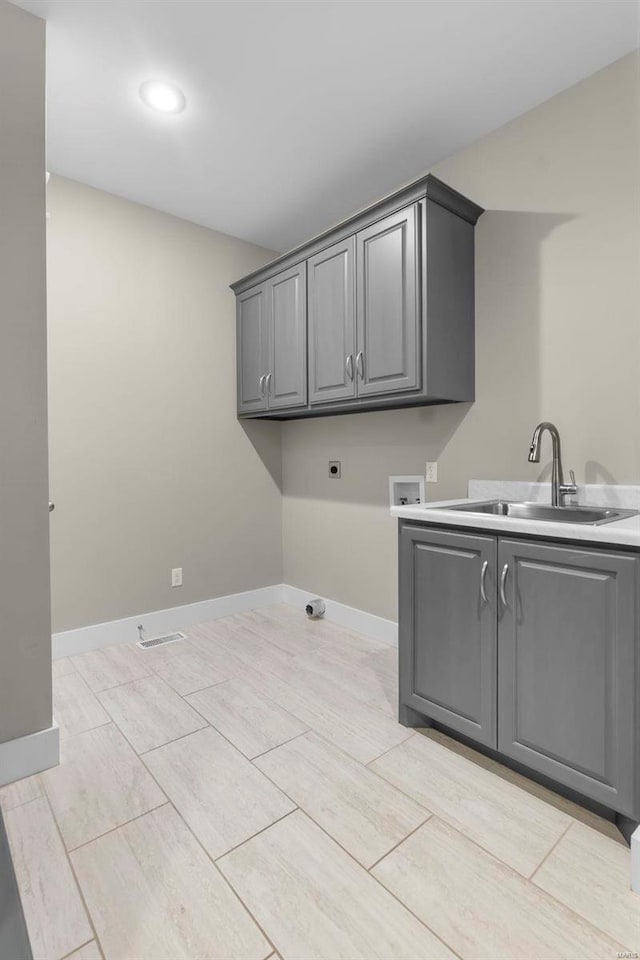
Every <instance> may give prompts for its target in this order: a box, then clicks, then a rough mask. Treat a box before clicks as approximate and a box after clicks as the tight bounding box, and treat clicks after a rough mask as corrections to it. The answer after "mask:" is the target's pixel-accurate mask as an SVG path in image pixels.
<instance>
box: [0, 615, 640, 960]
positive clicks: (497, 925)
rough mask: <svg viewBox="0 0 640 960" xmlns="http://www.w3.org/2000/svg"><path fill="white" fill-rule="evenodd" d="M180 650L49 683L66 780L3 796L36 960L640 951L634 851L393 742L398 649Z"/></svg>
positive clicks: (194, 634)
mask: <svg viewBox="0 0 640 960" xmlns="http://www.w3.org/2000/svg"><path fill="white" fill-rule="evenodd" d="M186 632H187V633H188V635H189V638H188V640H186V641H183V642H180V643H175V644H170V645H167V646H166V647H160V648H157V649H154V650H149V651H142V650H140V649H139V648H138V647H136V646H135V645H131V646H118V647H112V648H110V649H106V650H100V651H96V652H93V653H87V654H84V655H82V656H78V657H71V658H65V659H64V660H59V661H57V662H56V663H55V665H54V700H55V715H56V718H57V720H58V722H59V724H60V731H61V737H62V750H61V753H62V759H61V764H60V766H59V767H56V768H55V769H53V770H49V771H47V772H45V773H43V774H41V775H40V776H36V777H30V778H28V779H26V780H24V781H21V782H19V783H17V784H12V785H10V786H8V787H5V788H2V789H0V805H1V806H2V809H3V812H4V816H5V820H6V824H7V831H8V834H9V841H10V844H11V849H12V852H13V857H14V861H15V867H16V874H17V878H18V883H19V886H20V891H21V896H22V902H23V906H24V911H25V915H26V920H27V925H28V929H29V935H30V937H31V942H32V947H33V953H34V956H35V957H36V960H62V958H75V960H96V958H98V960H99V958H101V957H103V958H104V960H182V958H185V960H195V958H199V960H200V958H221V960H222V958H224V960H266V958H270V960H279V958H282V960H303V958H304V960H311V958H318V960H337V958H344V960H356V958H363V960H364V958H366V960H371V958H376V957H377V958H380V960H400V958H407V960H419V958H433V960H436V958H440V960H445V958H454V957H456V956H457V957H461V958H470V960H475V958H478V960H480V958H483V960H485V958H486V960H499V958H504V960H515V958H523V960H551V958H555V957H563V958H567V960H577V958H581V960H582V958H598V960H605V958H615V957H616V956H620V955H624V954H625V952H628V953H631V954H633V953H634V952H635V951H639V950H640V897H639V896H637V895H636V894H633V893H632V892H631V891H630V889H629V875H630V862H629V861H630V856H629V851H628V849H627V848H626V847H625V846H624V845H623V844H622V843H621V842H620V838H619V835H618V834H617V832H616V831H615V830H614V829H613V828H612V827H611V825H610V824H607V823H605V822H604V821H602V820H600V819H599V818H598V817H595V816H594V815H593V814H590V813H588V812H586V811H584V810H582V809H581V808H580V807H577V806H575V805H574V804H572V803H570V802H569V801H567V800H564V799H562V798H561V797H559V796H557V795H556V794H554V793H552V792H550V791H549V790H546V789H545V788H543V787H540V786H538V785H536V784H534V783H532V782H531V781H529V780H527V779H526V778H525V777H522V776H520V775H518V774H515V773H513V772H511V771H509V770H508V769H507V768H505V767H503V766H501V765H500V764H498V763H496V762H495V761H493V760H491V759H488V758H486V757H483V756H481V755H479V754H477V753H475V751H473V750H470V749H469V748H468V747H465V746H462V745H460V744H458V743H456V742H455V741H452V740H450V739H449V738H448V737H446V736H444V735H443V734H440V733H437V732H435V731H429V730H423V731H413V730H407V729H405V728H404V727H402V726H400V725H399V724H398V723H397V722H396V720H395V715H396V699H397V693H396V651H395V650H394V649H392V648H390V647H388V646H386V645H385V644H383V643H380V642H377V641H375V640H371V639H369V638H367V637H363V636H359V635H355V634H353V633H350V632H348V631H346V630H344V629H341V628H339V627H337V626H335V625H332V624H330V623H327V622H324V621H319V622H316V623H312V622H310V621H308V620H307V619H306V618H305V617H304V615H303V614H302V613H300V612H299V611H297V610H294V609H292V608H290V607H286V606H281V607H273V608H269V609H267V610H261V611H253V612H252V613H249V614H242V615H239V616H236V617H229V618H227V619H225V620H218V621H215V622H213V623H206V624H201V625H199V626H197V627H193V628H191V629H190V630H188V631H186ZM636 955H637V954H636ZM2 960H5V958H2ZM6 960H21V958H6Z"/></svg>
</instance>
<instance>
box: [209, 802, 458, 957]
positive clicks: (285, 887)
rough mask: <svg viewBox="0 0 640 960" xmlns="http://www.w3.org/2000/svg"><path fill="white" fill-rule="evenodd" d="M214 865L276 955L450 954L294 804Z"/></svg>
mask: <svg viewBox="0 0 640 960" xmlns="http://www.w3.org/2000/svg"><path fill="white" fill-rule="evenodd" d="M219 866H220V869H221V870H222V872H223V873H224V875H225V876H226V877H227V879H228V880H229V882H230V883H231V885H232V886H233V888H234V889H235V890H236V891H237V892H238V894H239V895H240V897H241V899H242V900H243V902H244V903H245V904H246V905H247V906H248V908H249V910H251V912H252V914H253V915H254V916H255V918H256V919H257V921H258V923H259V924H260V926H261V927H262V929H263V930H264V931H265V933H266V934H267V936H268V937H269V939H270V940H271V941H272V942H273V944H274V946H275V947H276V949H277V950H278V952H279V953H280V954H281V955H282V956H283V957H291V958H301V957H304V958H305V960H313V958H317V960H327V958H329V957H330V958H331V960H359V958H362V960H372V958H381V960H390V958H393V960H403V958H406V960H416V958H417V957H419V958H421V960H426V958H436V957H438V958H447V960H453V956H454V955H453V954H452V953H451V951H450V950H448V949H447V947H446V946H445V945H444V944H443V943H441V942H440V941H439V940H438V939H437V938H436V937H435V936H434V935H433V934H432V933H431V932H430V931H429V930H427V929H426V927H424V926H423V925H422V924H421V923H419V922H418V921H417V920H416V919H415V917H413V916H412V915H411V914H410V913H409V912H408V911H407V910H405V909H404V907H403V906H402V905H401V904H399V903H398V901H397V900H395V899H394V898H393V897H392V896H390V894H388V893H387V892H386V891H385V890H384V889H383V888H382V887H381V886H380V885H379V884H378V883H376V881H375V880H374V879H373V878H372V877H371V875H370V874H369V873H367V871H366V870H364V869H363V868H362V867H361V866H359V865H358V864H357V863H356V862H355V861H354V860H352V859H351V857H349V855H348V854H346V853H345V852H344V850H341V849H340V847H339V846H338V845H337V844H336V843H335V842H334V841H333V840H331V839H330V838H329V837H328V836H327V835H326V834H325V833H324V832H323V831H322V830H321V829H320V828H319V827H318V826H316V824H314V823H313V822H312V821H311V820H310V819H309V818H308V817H307V816H306V815H305V814H304V813H302V812H301V811H296V812H295V813H292V814H291V815H290V816H288V817H285V818H284V820H280V821H279V822H278V823H276V824H274V825H273V826H272V827H269V829H268V830H265V831H264V832H263V833H261V834H259V835H258V836H256V837H254V838H253V839H252V840H249V841H247V843H245V844H243V845H242V846H241V847H238V849H237V850H233V851H232V852H231V853H229V854H227V856H225V857H223V858H222V859H221V860H220V861H219Z"/></svg>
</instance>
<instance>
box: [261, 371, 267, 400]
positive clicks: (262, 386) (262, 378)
mask: <svg viewBox="0 0 640 960" xmlns="http://www.w3.org/2000/svg"><path fill="white" fill-rule="evenodd" d="M266 379H267V375H266V373H263V374H262V376H261V377H260V393H261V394H262V396H263V397H264V381H265V380H266Z"/></svg>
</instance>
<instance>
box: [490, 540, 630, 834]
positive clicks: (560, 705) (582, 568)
mask: <svg viewBox="0 0 640 960" xmlns="http://www.w3.org/2000/svg"><path fill="white" fill-rule="evenodd" d="M498 556H499V567H500V579H501V581H502V579H504V581H505V584H504V591H503V593H504V597H503V599H504V601H505V602H503V601H501V603H500V610H501V613H500V626H499V631H498V650H499V653H498V749H499V750H500V752H501V753H504V754H506V756H509V757H513V759H514V760H518V761H520V763H523V764H526V765H527V766H528V767H531V769H533V770H537V771H538V772H539V773H543V774H546V775H547V776H549V777H551V778H552V779H553V780H557V781H558V782H559V783H562V784H564V785H565V786H567V787H571V788H573V789H574V790H576V791H577V792H579V793H582V794H585V795H586V796H588V797H591V798H592V799H593V800H598V801H600V802H601V803H603V804H605V806H607V807H610V808H611V809H614V810H617V811H618V812H620V813H624V814H626V815H628V816H630V817H632V816H633V814H634V800H635V797H634V793H635V790H634V780H635V777H636V769H637V767H636V763H635V762H634V760H635V757H636V754H637V749H638V745H639V744H640V736H639V734H638V729H637V724H636V722H635V720H634V715H635V709H636V708H635V701H636V677H635V672H636V657H637V646H638V635H637V632H638V631H637V627H638V624H637V621H636V616H637V614H636V597H637V582H638V581H637V571H638V559H637V558H636V557H634V556H625V555H623V554H616V553H608V552H606V551H599V550H598V551H595V550H581V549H574V548H572V547H557V546H552V545H547V544H544V543H541V544H538V543H531V542H520V541H517V540H500V541H499V549H498Z"/></svg>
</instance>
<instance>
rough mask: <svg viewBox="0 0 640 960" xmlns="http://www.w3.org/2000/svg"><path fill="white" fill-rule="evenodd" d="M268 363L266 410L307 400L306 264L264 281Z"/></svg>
mask: <svg viewBox="0 0 640 960" xmlns="http://www.w3.org/2000/svg"><path fill="white" fill-rule="evenodd" d="M265 287H266V299H267V305H266V309H267V323H268V328H269V332H270V338H269V339H270V343H269V353H270V363H269V377H268V380H267V397H268V403H269V409H273V408H277V407H297V406H303V405H304V404H306V402H307V265H306V263H301V264H299V265H298V266H296V267H292V268H291V269H290V270H285V271H284V272H283V273H279V274H278V275H277V276H276V277H273V278H272V279H271V280H267V281H266V284H265Z"/></svg>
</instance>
